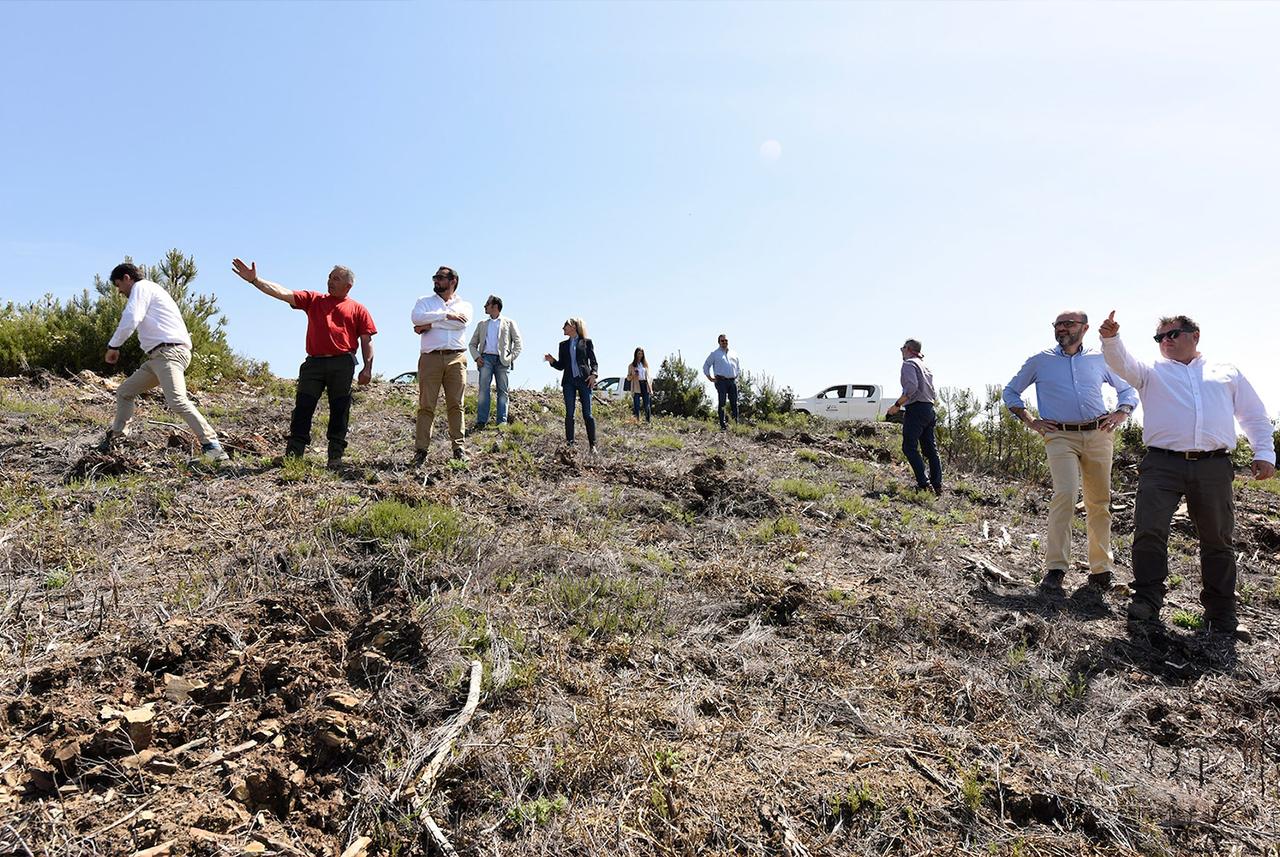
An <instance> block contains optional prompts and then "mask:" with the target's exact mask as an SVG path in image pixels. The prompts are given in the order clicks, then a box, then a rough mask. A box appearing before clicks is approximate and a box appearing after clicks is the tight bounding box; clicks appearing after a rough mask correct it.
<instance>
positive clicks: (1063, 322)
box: [1053, 321, 1084, 328]
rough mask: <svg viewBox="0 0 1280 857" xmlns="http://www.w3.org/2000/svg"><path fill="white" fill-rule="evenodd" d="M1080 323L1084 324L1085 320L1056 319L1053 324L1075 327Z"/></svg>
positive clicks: (1055, 325)
mask: <svg viewBox="0 0 1280 857" xmlns="http://www.w3.org/2000/svg"><path fill="white" fill-rule="evenodd" d="M1080 324H1084V322H1083V321H1055V322H1054V323H1053V326H1054V327H1055V328H1059V327H1075V326H1077V325H1080Z"/></svg>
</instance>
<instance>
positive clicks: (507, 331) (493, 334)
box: [470, 295, 521, 431]
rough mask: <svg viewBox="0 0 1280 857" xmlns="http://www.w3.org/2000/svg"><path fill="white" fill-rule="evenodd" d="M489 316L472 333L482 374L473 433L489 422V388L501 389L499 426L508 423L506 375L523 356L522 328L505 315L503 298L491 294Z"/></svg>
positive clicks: (473, 352) (474, 354) (473, 353)
mask: <svg viewBox="0 0 1280 857" xmlns="http://www.w3.org/2000/svg"><path fill="white" fill-rule="evenodd" d="M484 311H485V312H487V313H488V314H489V317H488V318H486V319H485V320H484V321H482V322H480V323H479V324H477V325H476V329H475V332H474V333H472V334H471V346H470V348H471V359H472V360H474V361H475V363H476V367H477V368H478V370H479V373H480V395H479V398H478V400H477V402H476V424H475V426H474V428H473V429H472V430H473V431H474V430H478V429H482V428H484V427H485V424H486V423H488V422H489V387H490V385H491V384H493V383H496V384H497V386H498V415H497V422H498V425H500V426H502V425H506V424H507V373H508V372H510V371H511V370H512V369H513V368H514V367H515V365H516V358H517V357H519V356H520V348H521V343H520V328H519V327H517V326H516V323H515V322H514V321H512V320H511V319H509V318H507V317H506V316H504V315H503V314H502V298H500V297H498V296H497V295H489V299H488V300H487V301H485V302H484Z"/></svg>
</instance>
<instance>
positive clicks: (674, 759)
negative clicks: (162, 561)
mask: <svg viewBox="0 0 1280 857" xmlns="http://www.w3.org/2000/svg"><path fill="white" fill-rule="evenodd" d="M653 770H654V771H655V772H656V773H657V774H658V775H659V776H663V777H672V776H675V775H676V773H678V772H679V770H680V751H679V750H677V749H676V748H674V747H659V748H658V749H657V750H654V751H653Z"/></svg>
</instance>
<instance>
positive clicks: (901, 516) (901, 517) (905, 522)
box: [898, 509, 917, 530]
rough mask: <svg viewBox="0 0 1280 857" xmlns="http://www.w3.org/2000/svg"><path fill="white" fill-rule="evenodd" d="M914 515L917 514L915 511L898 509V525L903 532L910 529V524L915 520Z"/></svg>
mask: <svg viewBox="0 0 1280 857" xmlns="http://www.w3.org/2000/svg"><path fill="white" fill-rule="evenodd" d="M916 514H917V513H916V510H915V509H899V510H898V524H899V525H900V526H901V527H902V528H903V529H904V530H907V529H910V528H911V524H912V522H914V521H915V519H916Z"/></svg>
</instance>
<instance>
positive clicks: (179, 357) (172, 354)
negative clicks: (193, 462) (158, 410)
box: [111, 345, 218, 446]
mask: <svg viewBox="0 0 1280 857" xmlns="http://www.w3.org/2000/svg"><path fill="white" fill-rule="evenodd" d="M189 365H191V349H190V348H188V347H187V346H185V345H165V346H162V347H160V348H157V349H156V350H155V351H153V352H151V355H150V356H149V357H148V358H147V360H146V362H145V363H143V364H142V365H141V366H139V367H138V370H137V371H136V372H134V373H133V374H132V375H130V376H129V377H128V378H126V379H125V382H124V383H123V384H121V385H120V388H119V389H117V390H116V418H115V421H114V422H112V423H111V431H113V432H115V433H116V434H124V429H125V426H126V425H127V424H128V422H129V418H130V417H132V416H133V411H134V408H135V407H136V405H137V400H138V396H140V395H142V394H143V393H145V392H146V391H147V390H150V389H152V388H153V387H159V388H160V390H161V391H162V392H163V393H164V403H165V404H166V405H168V406H169V410H171V411H173V412H174V413H175V414H177V415H178V416H180V417H182V419H183V420H184V421H185V422H186V424H187V425H188V426H190V427H191V431H193V432H195V435H196V437H198V438H200V444H201V445H202V446H203V445H204V444H209V443H217V441H218V435H217V434H216V433H215V432H214V430H213V428H212V427H211V426H210V425H209V423H208V422H207V421H206V420H205V418H204V417H203V416H201V414H200V412H199V411H198V410H196V406H195V405H194V404H192V402H191V399H190V398H188V397H187V377H186V371H187V367H188V366H189Z"/></svg>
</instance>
